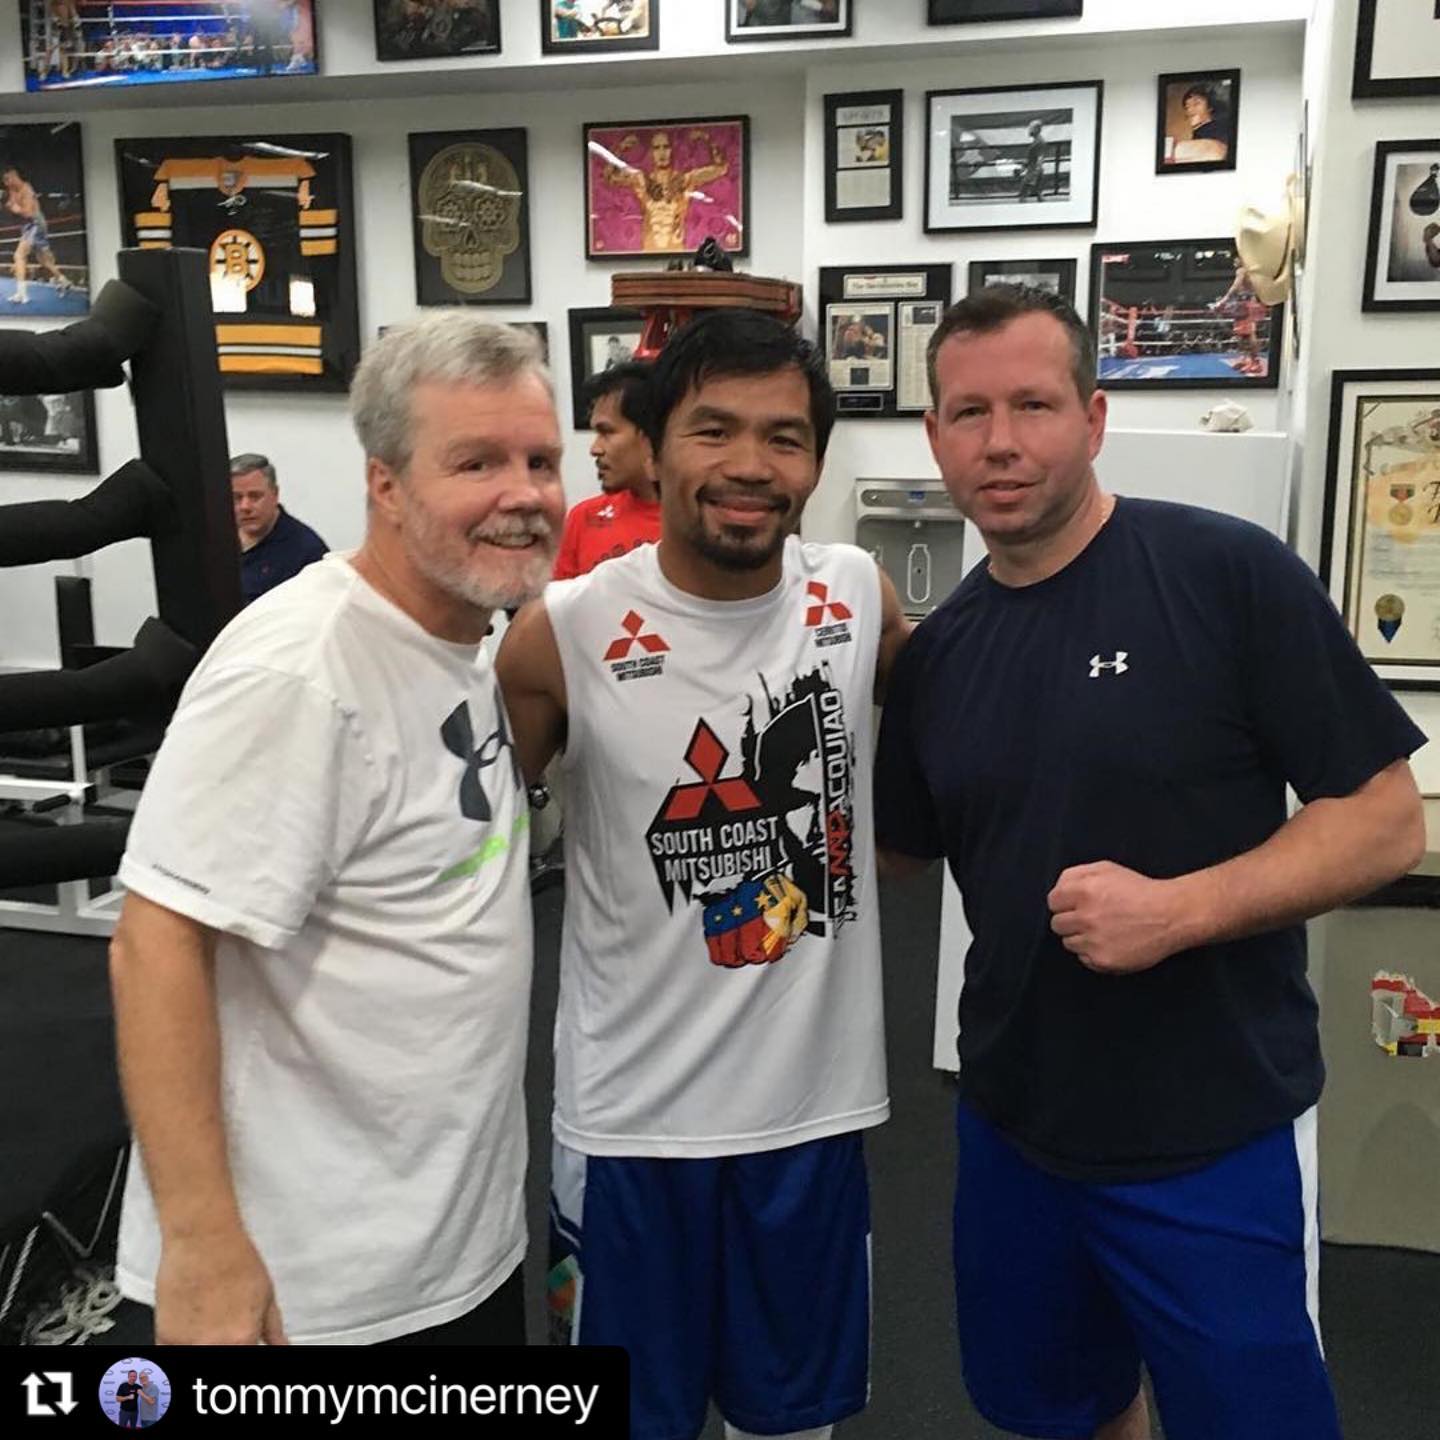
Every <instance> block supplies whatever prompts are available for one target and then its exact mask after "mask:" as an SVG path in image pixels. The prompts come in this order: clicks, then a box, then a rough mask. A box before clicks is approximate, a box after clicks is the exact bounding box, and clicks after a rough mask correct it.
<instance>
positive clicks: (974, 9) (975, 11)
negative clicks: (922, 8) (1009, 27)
mask: <svg viewBox="0 0 1440 1440" xmlns="http://www.w3.org/2000/svg"><path fill="white" fill-rule="evenodd" d="M1084 10H1085V0H929V7H928V11H927V14H926V18H925V23H926V24H927V25H980V24H986V23H988V22H991V21H998V20H1069V19H1073V18H1074V17H1075V16H1077V15H1081V14H1083V13H1084Z"/></svg>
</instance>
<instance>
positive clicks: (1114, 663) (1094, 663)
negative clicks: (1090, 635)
mask: <svg viewBox="0 0 1440 1440" xmlns="http://www.w3.org/2000/svg"><path fill="white" fill-rule="evenodd" d="M1129 656H1130V652H1129V651H1128V650H1117V651H1116V652H1115V658H1114V659H1113V660H1102V659H1101V658H1100V657H1099V655H1092V656H1091V657H1090V678H1091V679H1092V680H1098V679H1099V678H1100V672H1101V671H1102V670H1108V671H1110V673H1111V674H1112V675H1123V674H1124V673H1125V672H1126V671H1127V670H1128V669H1129V668H1130V667H1129V666H1128V665H1127V664H1126V663H1125V662H1126V660H1127V659H1129Z"/></svg>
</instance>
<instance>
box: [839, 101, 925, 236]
mask: <svg viewBox="0 0 1440 1440" xmlns="http://www.w3.org/2000/svg"><path fill="white" fill-rule="evenodd" d="M867 114H869V115H873V116H874V118H873V119H865V118H863V117H864V116H865V115H867ZM852 122H853V123H852ZM881 129H883V130H884V131H885V135H884V137H883V138H884V144H885V151H886V154H885V161H884V164H883V165H881V164H876V163H874V162H873V161H872V160H871V159H869V158H868V157H867V156H866V154H865V150H866V149H867V148H870V149H873V148H874V146H875V143H876V142H875V141H874V140H869V139H867V132H870V134H872V135H873V133H874V132H878V131H879V130H881ZM842 161H848V162H850V163H846V164H842V163H841V162H842ZM882 170H883V173H884V174H885V176H886V179H887V181H888V184H889V192H890V199H889V202H888V203H886V204H883V205H852V204H844V205H842V204H841V201H842V199H850V198H859V197H858V196H856V195H855V193H854V192H857V191H860V190H861V187H862V186H863V185H864V184H865V183H866V182H865V181H864V180H862V179H860V178H858V177H859V176H860V175H861V174H862V173H863V174H864V175H866V176H870V177H873V176H874V175H875V173H876V172H877V171H882ZM842 174H843V175H847V176H856V177H857V178H856V179H855V180H853V181H850V182H847V183H845V184H844V185H842V181H841V176H842ZM869 183H871V184H874V183H875V182H874V180H873V178H872V179H871V180H870V182H869ZM842 190H843V191H845V192H847V193H845V194H842ZM866 198H868V197H866ZM904 215H905V92H904V91H903V90H851V91H846V92H843V93H840V94H835V95H827V96H826V97H825V223H826V224H827V225H843V224H854V223H856V222H860V221H867V220H900V219H903V218H904Z"/></svg>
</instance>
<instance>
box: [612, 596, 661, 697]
mask: <svg viewBox="0 0 1440 1440" xmlns="http://www.w3.org/2000/svg"><path fill="white" fill-rule="evenodd" d="M620 628H621V629H622V630H623V631H624V632H625V633H624V634H623V635H621V636H620V638H619V639H618V640H612V641H611V642H610V645H609V648H608V649H607V650H606V651H605V660H606V662H607V663H608V664H609V666H610V673H611V674H612V675H614V677H615V678H616V679H617V680H643V679H645V678H646V677H647V676H651V675H663V674H664V673H665V656H666V654H667V653H668V652H669V649H670V647H669V645H667V644H666V643H665V641H664V640H663V639H662V638H661V636H659V635H658V634H655V633H653V632H652V633H650V634H647V633H646V631H645V618H644V616H642V615H640V614H639V613H637V612H636V611H634V610H631V611H628V612H627V613H626V615H625V618H624V619H623V620H622V621H621V622H620ZM637 645H638V646H639V647H640V648H641V650H643V651H644V652H645V653H644V655H643V656H640V657H639V658H637V659H634V660H632V659H630V658H629V657H630V652H631V651H632V650H633V649H634V648H635V647H636V646H637Z"/></svg>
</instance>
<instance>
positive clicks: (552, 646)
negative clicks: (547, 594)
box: [495, 599, 568, 785]
mask: <svg viewBox="0 0 1440 1440" xmlns="http://www.w3.org/2000/svg"><path fill="white" fill-rule="evenodd" d="M495 671H496V674H497V675H498V676H499V679H500V690H501V693H502V694H503V695H504V697H505V710H506V713H507V714H508V715H509V716H510V724H511V727H512V728H513V729H514V732H515V750H516V753H517V754H518V755H519V756H520V768H521V770H523V771H524V773H525V779H526V781H527V782H528V783H529V784H531V785H533V784H535V782H536V781H538V780H539V779H540V777H541V776H542V775H543V774H544V773H545V767H546V766H547V765H548V764H549V763H550V761H551V760H552V759H553V758H554V756H555V753H556V752H557V751H558V750H560V749H561V748H562V747H563V746H564V744H565V733H566V718H567V714H568V710H567V704H566V694H565V669H564V666H563V665H562V664H561V663H560V647H559V645H558V644H557V643H556V640H555V627H554V626H553V625H552V624H551V622H550V614H549V612H548V611H547V610H546V608H545V601H544V600H543V599H540V600H532V601H531V602H530V603H529V604H528V605H526V606H523V607H522V608H521V610H520V611H519V613H518V614H517V615H516V616H515V618H514V619H513V620H512V621H511V622H510V628H509V629H508V630H506V632H505V638H504V639H503V640H502V641H501V642H500V653H499V654H498V655H497V656H496V658H495Z"/></svg>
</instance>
